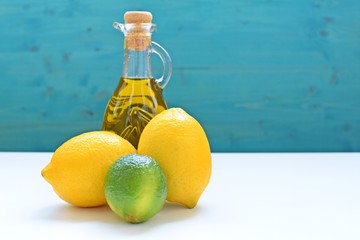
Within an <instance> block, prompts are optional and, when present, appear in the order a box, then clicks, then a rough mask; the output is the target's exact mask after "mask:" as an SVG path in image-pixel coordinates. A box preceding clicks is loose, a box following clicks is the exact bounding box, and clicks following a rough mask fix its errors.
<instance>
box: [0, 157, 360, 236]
mask: <svg viewBox="0 0 360 240" xmlns="http://www.w3.org/2000/svg"><path fill="white" fill-rule="evenodd" d="M51 156H52V153H0V177H1V181H0V191H1V195H0V196H1V197H0V206H1V213H0V239H4V240H5V239H34V240H36V239H171V240H173V239H195V238H197V239H243V240H252V239H264V240H269V239H274V240H282V239H284V240H285V239H286V240H297V239H299V240H310V239H314V240H321V239H324V240H325V239H326V240H332V239H339V240H352V239H354V240H355V239H356V240H359V239H360V153H343V154H340V153H325V154H310V153H308V154H294V153H293V154H289V153H286V154H221V153H217V154H213V175H212V178H211V181H210V184H209V186H208V188H207V189H206V191H205V192H204V194H203V195H202V197H201V199H200V201H199V203H198V206H197V207H196V208H195V209H186V208H183V207H181V206H178V205H172V204H167V205H165V207H164V208H163V209H162V210H161V211H160V212H159V213H158V214H157V215H156V216H155V217H153V218H151V219H150V220H149V221H148V222H145V223H142V224H129V223H126V222H124V221H122V220H121V219H120V218H119V217H117V216H116V215H115V214H114V213H113V212H112V211H111V210H110V209H109V208H108V207H107V206H105V207H100V208H77V207H73V206H70V205H68V204H66V203H65V202H63V201H62V200H61V199H59V198H58V197H57V195H56V194H55V193H54V192H53V190H52V188H51V186H50V185H49V184H48V183H47V182H45V180H43V178H42V177H41V175H40V171H41V169H42V168H43V167H44V166H45V165H46V164H47V163H48V162H49V160H50V158H51Z"/></svg>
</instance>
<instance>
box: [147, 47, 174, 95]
mask: <svg viewBox="0 0 360 240" xmlns="http://www.w3.org/2000/svg"><path fill="white" fill-rule="evenodd" d="M151 43H152V46H151V53H155V54H156V55H158V56H159V57H160V59H161V61H162V63H163V67H164V70H163V74H162V76H161V77H160V78H158V79H155V82H156V83H157V84H158V85H159V86H160V87H161V88H165V86H166V85H167V84H168V82H169V80H170V77H171V74H172V62H171V58H170V55H169V54H168V53H167V51H166V50H165V49H164V48H163V47H162V46H160V44H158V43H156V42H151Z"/></svg>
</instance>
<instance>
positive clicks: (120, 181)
mask: <svg viewBox="0 0 360 240" xmlns="http://www.w3.org/2000/svg"><path fill="white" fill-rule="evenodd" d="M104 191H105V197H106V200H107V202H108V204H109V206H110V208H111V209H112V210H113V211H114V212H115V213H116V214H117V215H119V216H120V217H121V218H123V219H124V220H126V221H128V222H131V223H140V222H144V221H146V220H148V219H149V218H151V217H152V216H154V215H155V214H156V213H157V212H158V211H160V209H161V208H162V207H163V205H164V202H165V199H166V191H167V187H166V178H165V175H164V173H163V171H162V169H161V168H160V166H159V165H158V164H157V163H156V161H155V160H154V159H153V158H151V157H149V156H145V155H140V154H129V155H125V156H123V157H121V158H119V159H118V160H117V161H116V162H115V163H114V164H113V165H112V166H111V167H110V169H109V171H108V173H107V175H106V178H105V184H104Z"/></svg>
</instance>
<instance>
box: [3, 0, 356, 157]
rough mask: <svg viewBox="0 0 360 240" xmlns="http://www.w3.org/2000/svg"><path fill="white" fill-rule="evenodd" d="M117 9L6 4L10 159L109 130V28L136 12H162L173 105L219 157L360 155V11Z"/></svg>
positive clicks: (114, 75) (249, 4)
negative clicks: (105, 118)
mask: <svg viewBox="0 0 360 240" xmlns="http://www.w3.org/2000/svg"><path fill="white" fill-rule="evenodd" d="M112 4H114V5H112ZM112 4H110V3H106V4H104V3H100V2H98V1H95V0H89V1H86V2H84V1H78V0H73V1H67V2H51V3H50V2H48V1H45V0H39V1H37V2H36V3H35V2H34V3H24V2H23V1H20V0H11V1H10V0H2V1H1V3H0V36H1V44H0V79H1V86H0V100H1V101H0V102H1V105H0V150H1V151H11V150H16V151H19V150H20V151H21V150H23V151H53V150H54V149H56V147H57V146H58V145H59V144H61V142H63V141H65V140H66V139H67V138H69V137H71V136H73V135H75V134H78V133H81V132H84V131H90V130H97V129H100V127H101V121H102V114H103V111H104V108H105V106H106V104H107V101H108V99H109V97H110V96H111V94H112V91H113V90H114V88H115V87H116V84H117V81H118V79H119V76H120V74H121V68H122V54H123V50H122V45H123V37H122V34H121V33H120V32H118V31H116V30H114V29H113V28H112V26H111V25H112V22H113V21H119V22H121V21H122V14H123V13H124V12H125V11H127V10H133V9H137V10H149V11H152V12H153V15H154V21H155V22H156V24H157V26H158V29H157V31H156V32H155V33H154V35H153V40H154V41H157V42H159V43H160V44H162V45H163V46H164V47H165V48H166V49H167V50H168V51H169V53H170V54H171V57H172V59H173V65H174V69H173V72H174V75H173V77H172V80H171V82H170V83H169V85H168V86H167V87H166V89H165V90H164V95H165V97H166V100H167V102H168V104H169V106H171V107H175V106H179V107H182V108H184V109H185V110H187V111H188V112H189V113H190V114H192V115H193V116H195V117H196V118H197V119H198V120H199V122H200V123H201V124H202V125H203V126H204V128H205V130H206V132H207V134H208V136H209V139H210V143H211V147H212V150H213V151H255V152H257V151H260V152H263V151H285V152H289V151H359V150H360V94H359V92H360V28H359V26H360V2H359V1H357V0H344V1H335V0H304V1H297V2H294V1H289V0H261V1H260V0H258V1H250V0H248V1H238V0H227V1H217V0H208V1H204V0H195V1H181V2H167V1H160V0H154V1H151V2H148V1H137V2H132V1H126V2H113V3H112ZM157 61H158V60H157ZM154 73H155V75H156V76H159V74H160V73H161V66H160V65H159V64H158V63H156V61H155V63H154ZM34 136H36V137H34Z"/></svg>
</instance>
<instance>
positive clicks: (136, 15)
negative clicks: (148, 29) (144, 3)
mask: <svg viewBox="0 0 360 240" xmlns="http://www.w3.org/2000/svg"><path fill="white" fill-rule="evenodd" d="M124 20H125V23H126V24H128V23H135V24H136V23H151V20H152V14H151V12H145V11H128V12H126V13H125V14H124Z"/></svg>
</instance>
